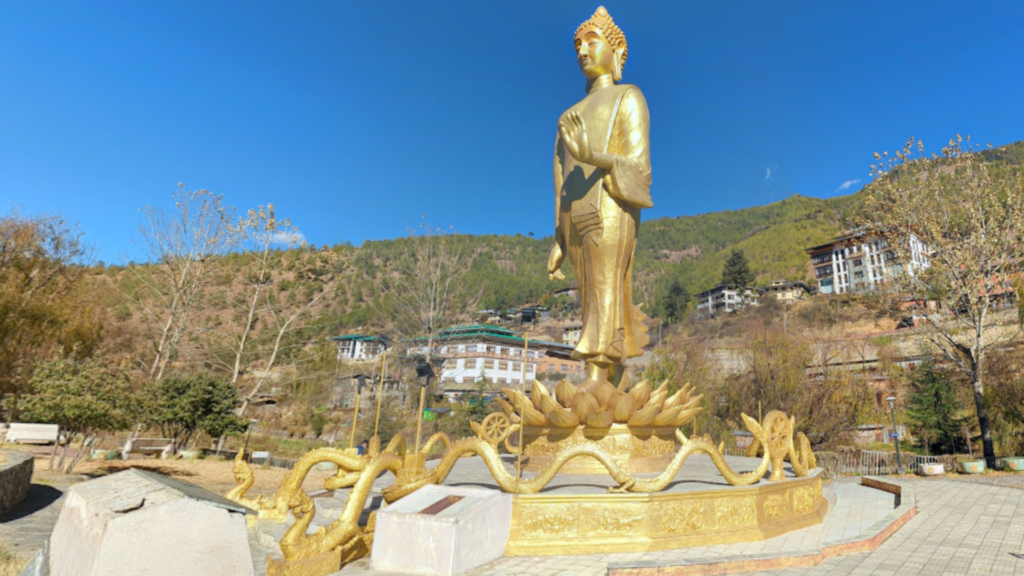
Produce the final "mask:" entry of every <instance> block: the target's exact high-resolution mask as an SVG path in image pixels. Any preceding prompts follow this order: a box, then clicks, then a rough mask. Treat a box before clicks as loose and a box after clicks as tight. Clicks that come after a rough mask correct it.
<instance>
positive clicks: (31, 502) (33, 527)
mask: <svg viewBox="0 0 1024 576" xmlns="http://www.w3.org/2000/svg"><path fill="white" fill-rule="evenodd" d="M65 489H66V487H64V486H52V485H48V484H32V486H31V487H30V488H29V492H28V498H27V499H26V500H25V501H24V502H22V503H21V504H19V505H18V506H16V507H15V508H14V510H11V511H10V512H8V513H7V514H5V515H3V516H0V544H3V545H4V547H6V548H7V549H8V550H9V551H11V552H13V553H15V554H17V555H18V556H22V557H25V558H29V557H31V556H33V555H34V554H35V553H36V552H37V551H38V550H39V549H41V548H42V547H43V544H44V543H45V542H46V541H47V540H49V539H50V532H52V531H53V525H54V524H56V523H57V516H58V515H59V514H60V507H61V504H62V503H63V500H62V499H61V498H62V497H63V496H64V490H65Z"/></svg>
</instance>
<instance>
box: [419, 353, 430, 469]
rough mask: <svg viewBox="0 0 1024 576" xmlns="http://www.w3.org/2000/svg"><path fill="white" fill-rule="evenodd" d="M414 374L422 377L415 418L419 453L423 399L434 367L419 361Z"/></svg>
mask: <svg viewBox="0 0 1024 576" xmlns="http://www.w3.org/2000/svg"><path fill="white" fill-rule="evenodd" d="M416 376H417V377H418V378H423V384H420V409H419V413H418V415H417V418H416V451H415V453H416V454H419V453H420V433H421V432H422V430H423V400H424V397H425V396H426V394H427V386H430V379H431V378H433V377H434V368H433V366H431V365H430V363H429V362H420V363H419V364H417V365H416Z"/></svg>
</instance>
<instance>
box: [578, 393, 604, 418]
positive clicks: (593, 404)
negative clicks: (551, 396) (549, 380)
mask: <svg viewBox="0 0 1024 576" xmlns="http://www.w3.org/2000/svg"><path fill="white" fill-rule="evenodd" d="M600 409H601V405H600V404H598V403H597V398H594V395H593V394H590V393H589V392H580V393H578V394H576V398H574V399H573V406H572V411H573V412H575V413H576V415H577V416H579V417H580V419H581V420H585V419H586V417H587V416H588V415H589V414H590V413H592V412H597V411H598V410H600Z"/></svg>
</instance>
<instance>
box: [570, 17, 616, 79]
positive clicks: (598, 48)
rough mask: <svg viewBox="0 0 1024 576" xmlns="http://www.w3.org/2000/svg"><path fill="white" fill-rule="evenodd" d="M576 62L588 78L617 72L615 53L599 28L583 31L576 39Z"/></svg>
mask: <svg viewBox="0 0 1024 576" xmlns="http://www.w3.org/2000/svg"><path fill="white" fill-rule="evenodd" d="M576 61H577V62H578V63H579V65H580V70H581V71H582V72H583V75H584V76H586V77H587V78H597V77H599V76H603V75H605V74H613V73H614V72H615V51H614V50H613V49H612V47H611V46H610V45H609V44H608V41H607V40H605V38H604V36H603V35H602V34H601V31H600V30H599V29H597V28H590V29H587V30H583V31H581V33H580V35H579V36H577V37H576Z"/></svg>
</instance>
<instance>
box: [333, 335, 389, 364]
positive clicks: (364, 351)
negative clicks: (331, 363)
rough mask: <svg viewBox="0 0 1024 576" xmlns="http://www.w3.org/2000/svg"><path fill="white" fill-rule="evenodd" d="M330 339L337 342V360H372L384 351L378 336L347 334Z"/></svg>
mask: <svg viewBox="0 0 1024 576" xmlns="http://www.w3.org/2000/svg"><path fill="white" fill-rule="evenodd" d="M331 340H334V341H335V342H337V343H338V360H374V359H376V358H378V357H379V356H380V355H381V353H382V352H384V345H383V344H382V343H381V341H380V338H379V337H378V336H364V335H362V334H348V335H345V336H335V337H334V338H331Z"/></svg>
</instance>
